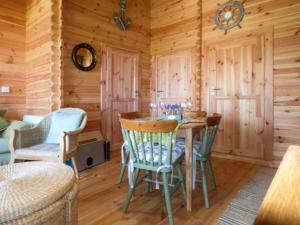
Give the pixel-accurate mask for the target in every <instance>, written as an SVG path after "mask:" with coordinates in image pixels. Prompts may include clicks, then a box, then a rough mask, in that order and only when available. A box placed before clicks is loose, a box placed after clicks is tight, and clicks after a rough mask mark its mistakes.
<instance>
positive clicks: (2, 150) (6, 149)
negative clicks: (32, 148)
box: [0, 138, 9, 154]
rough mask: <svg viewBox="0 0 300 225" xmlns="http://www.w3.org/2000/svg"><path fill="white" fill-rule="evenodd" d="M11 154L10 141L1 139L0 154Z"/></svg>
mask: <svg viewBox="0 0 300 225" xmlns="http://www.w3.org/2000/svg"><path fill="white" fill-rule="evenodd" d="M7 152H9V139H8V138H0V154H3V153H7Z"/></svg>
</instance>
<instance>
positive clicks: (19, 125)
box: [2, 120, 30, 138]
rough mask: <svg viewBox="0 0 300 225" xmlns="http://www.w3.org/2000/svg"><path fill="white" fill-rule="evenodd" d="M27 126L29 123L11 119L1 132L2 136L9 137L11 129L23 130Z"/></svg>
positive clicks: (28, 126)
mask: <svg viewBox="0 0 300 225" xmlns="http://www.w3.org/2000/svg"><path fill="white" fill-rule="evenodd" d="M29 128H30V125H29V124H27V123H24V122H22V121H18V120H13V121H11V123H10V124H9V126H8V127H7V128H6V130H5V131H4V132H3V134H2V137H3V138H9V137H10V134H11V131H12V130H25V129H29Z"/></svg>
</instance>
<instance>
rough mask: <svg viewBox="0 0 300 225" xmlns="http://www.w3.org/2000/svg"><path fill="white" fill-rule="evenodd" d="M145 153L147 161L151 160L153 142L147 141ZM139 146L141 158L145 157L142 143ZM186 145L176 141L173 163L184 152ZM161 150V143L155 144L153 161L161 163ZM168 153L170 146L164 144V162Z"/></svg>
mask: <svg viewBox="0 0 300 225" xmlns="http://www.w3.org/2000/svg"><path fill="white" fill-rule="evenodd" d="M144 146H145V155H146V161H148V162H151V143H150V142H145V143H144ZM138 148H139V157H140V159H141V160H143V159H144V156H143V150H142V145H141V144H139V145H138ZM184 150H185V148H184V146H182V145H181V144H180V143H179V142H176V145H175V146H174V147H173V150H172V163H174V162H175V161H176V160H177V159H178V158H180V157H181V156H182V155H183V154H184ZM159 152H160V147H159V144H158V143H157V144H155V143H154V144H153V162H154V163H159ZM167 154H168V147H167V146H165V145H162V163H164V162H166V161H167Z"/></svg>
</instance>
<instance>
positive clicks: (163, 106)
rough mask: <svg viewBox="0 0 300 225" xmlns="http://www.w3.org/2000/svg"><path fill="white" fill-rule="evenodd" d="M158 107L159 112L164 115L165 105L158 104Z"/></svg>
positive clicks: (162, 103)
mask: <svg viewBox="0 0 300 225" xmlns="http://www.w3.org/2000/svg"><path fill="white" fill-rule="evenodd" d="M159 107H160V110H161V112H162V114H163V115H164V114H165V110H166V105H165V103H164V102H160V103H159Z"/></svg>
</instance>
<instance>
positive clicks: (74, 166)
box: [71, 157, 79, 179]
mask: <svg viewBox="0 0 300 225" xmlns="http://www.w3.org/2000/svg"><path fill="white" fill-rule="evenodd" d="M71 160H72V165H73V170H74V173H75V177H76V178H77V179H79V175H78V169H77V164H76V160H75V157H71Z"/></svg>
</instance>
